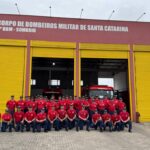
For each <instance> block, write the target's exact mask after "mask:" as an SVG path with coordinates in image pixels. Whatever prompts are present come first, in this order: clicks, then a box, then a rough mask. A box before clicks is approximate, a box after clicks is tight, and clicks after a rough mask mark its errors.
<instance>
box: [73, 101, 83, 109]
mask: <svg viewBox="0 0 150 150" xmlns="http://www.w3.org/2000/svg"><path fill="white" fill-rule="evenodd" d="M74 107H75V109H76V110H81V109H82V103H81V100H75V102H74Z"/></svg>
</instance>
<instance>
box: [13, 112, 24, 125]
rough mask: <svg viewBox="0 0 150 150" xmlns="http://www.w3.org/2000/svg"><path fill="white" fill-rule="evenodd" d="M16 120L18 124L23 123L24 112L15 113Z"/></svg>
mask: <svg viewBox="0 0 150 150" xmlns="http://www.w3.org/2000/svg"><path fill="white" fill-rule="evenodd" d="M14 119H15V122H16V123H19V122H21V121H22V120H23V119H24V112H22V111H20V112H15V113H14Z"/></svg>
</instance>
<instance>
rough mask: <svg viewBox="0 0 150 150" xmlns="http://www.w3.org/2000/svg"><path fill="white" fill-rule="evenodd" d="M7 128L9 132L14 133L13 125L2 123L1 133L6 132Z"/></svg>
mask: <svg viewBox="0 0 150 150" xmlns="http://www.w3.org/2000/svg"><path fill="white" fill-rule="evenodd" d="M7 128H8V129H9V132H11V131H12V123H9V124H8V123H7V122H2V127H1V131H2V132H6V130H7Z"/></svg>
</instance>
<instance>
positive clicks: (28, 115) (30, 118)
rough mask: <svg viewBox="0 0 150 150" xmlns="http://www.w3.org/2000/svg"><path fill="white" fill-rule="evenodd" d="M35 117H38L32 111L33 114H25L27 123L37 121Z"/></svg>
mask: <svg viewBox="0 0 150 150" xmlns="http://www.w3.org/2000/svg"><path fill="white" fill-rule="evenodd" d="M35 117H36V113H35V111H31V112H29V111H28V112H26V113H25V117H24V118H26V119H27V121H32V120H33V119H35Z"/></svg>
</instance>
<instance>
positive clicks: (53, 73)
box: [31, 57, 74, 97]
mask: <svg viewBox="0 0 150 150" xmlns="http://www.w3.org/2000/svg"><path fill="white" fill-rule="evenodd" d="M73 68H74V60H73V59H63V58H40V57H33V58H32V74H31V96H36V95H42V94H44V92H46V91H47V93H49V95H48V96H49V97H50V96H51V94H50V93H57V92H59V94H56V95H61V96H73V88H74V87H73V84H72V81H73Z"/></svg>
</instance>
